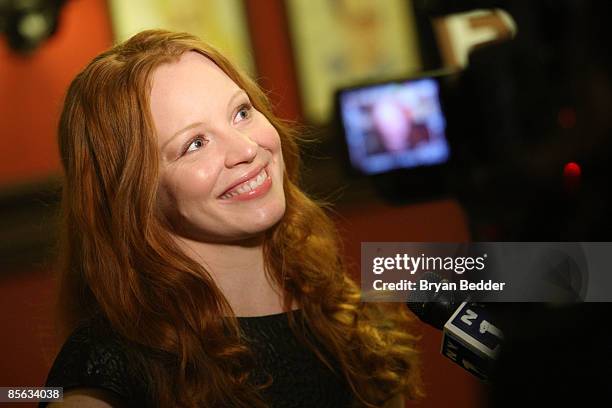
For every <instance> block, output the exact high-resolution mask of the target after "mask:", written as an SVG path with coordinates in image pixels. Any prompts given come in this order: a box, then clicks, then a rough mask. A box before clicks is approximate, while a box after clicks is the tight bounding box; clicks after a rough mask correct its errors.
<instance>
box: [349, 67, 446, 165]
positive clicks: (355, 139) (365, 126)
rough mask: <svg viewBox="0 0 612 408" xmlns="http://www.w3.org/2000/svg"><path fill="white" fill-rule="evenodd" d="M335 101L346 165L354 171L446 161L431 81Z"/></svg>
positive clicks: (373, 88)
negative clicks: (345, 146)
mask: <svg viewBox="0 0 612 408" xmlns="http://www.w3.org/2000/svg"><path fill="white" fill-rule="evenodd" d="M338 97H339V109H340V111H339V113H340V117H341V121H342V125H343V128H344V137H345V138H346V145H347V147H348V153H349V159H350V162H351V165H352V167H353V168H354V169H356V170H357V171H359V172H361V173H364V174H380V173H385V172H389V171H392V170H396V169H411V168H416V167H429V166H437V165H441V164H444V163H446V162H447V161H448V160H449V157H450V148H449V144H448V141H447V138H446V132H445V129H446V120H445V117H444V114H443V111H442V107H441V104H440V89H439V84H438V81H437V80H436V79H434V78H421V79H416V80H410V81H405V82H393V83H385V84H380V85H370V86H366V87H360V88H351V89H346V90H343V91H341V92H340V93H339V95H338Z"/></svg>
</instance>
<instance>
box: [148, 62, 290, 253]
mask: <svg viewBox="0 0 612 408" xmlns="http://www.w3.org/2000/svg"><path fill="white" fill-rule="evenodd" d="M151 114H152V116H153V122H154V125H155V129H156V131H157V135H158V147H159V152H160V158H161V163H160V186H159V187H160V188H159V197H158V199H159V203H160V205H161V208H162V211H163V212H164V214H165V215H166V216H167V217H168V219H169V220H170V222H171V223H172V226H173V228H174V229H175V231H176V233H177V234H179V235H181V236H184V237H187V238H190V239H195V240H199V241H205V242H232V241H238V240H243V239H248V238H252V237H254V236H257V235H258V234H260V233H262V232H263V231H265V230H267V229H268V228H270V227H271V226H273V225H274V224H275V223H277V222H278V221H279V220H280V219H281V217H282V216H283V214H284V212H285V195H284V191H283V171H284V163H283V156H282V153H281V145H280V138H279V135H278V132H277V131H276V129H275V128H274V127H273V126H272V124H270V122H269V121H268V119H267V118H266V117H265V116H264V115H263V114H261V113H260V112H259V111H257V110H255V108H253V107H252V106H251V104H250V101H249V97H248V95H247V94H246V93H245V92H244V91H243V90H242V89H241V88H240V87H239V86H238V85H237V84H236V83H234V81H232V80H231V79H230V78H229V77H228V76H227V75H226V74H225V73H224V72H223V71H222V70H221V69H220V68H219V67H217V66H216V65H215V64H214V63H213V62H212V61H211V60H209V59H208V58H206V57H204V56H203V55H201V54H198V53H196V52H187V53H185V54H183V55H182V56H181V58H180V60H179V61H178V62H174V63H170V64H164V65H162V66H160V67H158V68H157V69H156V70H155V71H154V73H153V77H152V90H151Z"/></svg>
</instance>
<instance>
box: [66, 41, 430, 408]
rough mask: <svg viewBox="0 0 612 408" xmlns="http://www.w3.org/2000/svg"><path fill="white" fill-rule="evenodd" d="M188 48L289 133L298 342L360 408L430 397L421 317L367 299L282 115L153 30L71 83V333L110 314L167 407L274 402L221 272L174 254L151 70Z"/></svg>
mask: <svg viewBox="0 0 612 408" xmlns="http://www.w3.org/2000/svg"><path fill="white" fill-rule="evenodd" d="M187 51H196V52H198V53H200V54H202V55H204V56H206V57H208V58H209V59H211V60H212V61H213V62H214V63H215V64H217V65H218V66H219V67H220V68H221V69H222V70H223V71H224V72H225V73H226V74H227V75H228V76H229V77H230V78H231V79H232V80H233V81H234V82H235V83H236V84H238V85H239V86H240V87H241V88H242V89H244V90H245V91H246V92H247V94H248V95H249V97H250V99H251V101H252V103H253V105H254V107H255V108H256V109H257V110H259V111H260V112H261V113H262V114H264V115H265V116H266V117H267V118H268V120H269V121H270V122H271V123H272V124H273V126H275V127H276V129H277V130H278V132H279V134H280V137H281V144H282V154H283V157H284V160H285V166H286V172H285V175H284V180H283V183H284V189H285V195H286V203H287V206H286V212H285V214H284V216H283V218H282V219H281V221H280V222H279V223H278V224H277V225H276V226H275V227H273V228H272V229H270V230H269V231H267V232H266V233H265V239H264V244H263V251H264V259H265V269H266V273H267V274H268V276H269V277H270V278H271V279H273V280H274V281H275V282H276V283H277V284H278V285H279V287H281V288H282V289H283V291H284V295H285V296H284V308H285V310H290V308H291V307H290V305H292V304H293V301H296V303H297V304H298V305H299V306H300V308H301V309H302V313H299V314H296V315H295V317H294V315H293V314H291V313H290V314H288V316H289V324H290V326H291V329H292V331H293V332H294V333H295V335H296V337H297V338H298V339H300V340H301V341H302V342H303V343H304V344H305V346H307V347H309V348H310V349H311V350H312V351H313V352H314V353H315V354H316V355H317V357H318V358H319V359H320V360H321V361H322V362H323V363H324V364H325V365H327V366H328V367H329V368H330V369H331V370H332V371H334V372H335V373H337V375H339V376H343V377H344V378H345V380H346V381H347V383H348V384H349V386H350V387H351V389H352V391H353V392H354V394H355V396H356V401H357V403H358V404H359V405H361V406H368V407H374V406H380V405H381V404H383V403H384V402H385V401H387V400H388V399H389V398H391V397H393V396H394V395H396V394H400V393H401V394H404V395H406V396H408V397H416V396H419V395H420V392H421V387H420V378H419V369H418V366H417V361H418V355H417V352H416V350H415V342H416V340H417V339H416V338H415V336H414V335H412V334H411V324H410V323H411V321H412V318H411V316H410V315H409V314H408V312H407V311H406V309H405V306H404V305H401V304H392V303H386V304H373V303H368V304H364V303H361V302H360V290H359V288H358V286H357V285H356V284H355V282H354V281H353V280H352V279H351V278H350V277H349V276H348V275H347V273H346V270H345V266H344V265H343V262H342V259H341V257H340V251H341V248H340V247H339V245H340V240H339V237H338V234H337V232H336V230H335V228H334V224H333V223H332V221H331V220H330V218H329V217H328V216H327V215H326V214H325V212H324V210H323V209H322V208H321V205H319V204H318V203H317V202H315V201H314V200H312V199H310V198H309V197H307V196H306V195H305V193H304V192H302V191H301V190H300V188H299V187H298V178H299V167H300V160H299V147H298V140H297V137H296V134H295V131H294V130H293V129H292V128H291V126H289V125H288V124H287V123H285V122H283V121H281V120H279V119H278V118H277V117H275V116H274V114H273V113H272V110H271V106H270V103H269V101H268V99H267V98H266V96H265V94H264V93H263V92H262V90H261V89H260V88H259V87H258V86H257V85H256V84H255V83H254V82H253V81H252V80H251V79H249V78H248V77H247V76H246V75H244V74H243V73H241V72H240V71H239V70H238V69H237V68H236V67H235V66H234V65H233V64H231V63H230V62H229V61H228V60H227V59H226V58H225V57H224V56H223V55H221V54H220V53H219V52H218V51H216V50H215V49H213V48H212V47H210V46H209V45H207V44H205V43H203V42H202V41H200V40H199V39H198V38H197V37H194V36H192V35H189V34H186V33H173V32H169V31H162V30H149V31H144V32H141V33H139V34H137V35H135V36H133V37H132V38H130V39H129V40H127V41H126V42H124V43H122V44H119V45H116V46H115V47H113V48H111V49H110V50H108V51H106V52H104V53H102V54H101V55H99V56H98V57H96V58H95V59H94V60H93V61H92V62H91V63H90V64H89V65H88V66H87V67H86V68H85V69H84V70H83V71H82V72H81V73H79V74H78V75H77V77H76V78H75V79H74V80H73V82H72V83H71V85H70V87H69V90H68V92H67V95H66V99H65V103H64V108H63V112H62V115H61V119H60V125H59V149H60V154H61V161H62V165H63V169H64V184H63V192H62V212H61V215H62V217H61V231H60V237H61V239H60V252H59V254H60V265H59V270H60V272H61V275H60V280H59V282H60V292H59V299H61V301H62V303H61V305H60V306H61V308H60V310H61V316H62V321H63V322H64V325H65V328H66V330H69V329H70V328H73V327H74V326H76V325H77V324H78V323H79V322H80V321H81V320H83V319H91V318H93V317H96V316H98V317H100V316H101V317H102V318H103V320H104V322H106V323H108V325H109V326H110V327H111V328H112V330H113V332H115V333H116V334H118V335H120V336H121V338H122V339H123V340H124V341H125V342H126V343H127V344H129V345H130V349H132V350H138V355H140V356H143V357H142V358H141V359H140V360H139V361H141V362H142V365H143V366H142V369H143V372H145V373H146V375H147V376H148V378H149V381H150V383H151V385H152V389H151V390H149V392H150V393H151V394H152V395H151V400H152V401H155V404H156V405H158V406H161V407H167V406H184V407H193V406H201V405H205V406H235V407H249V408H250V407H265V406H266V404H265V402H264V401H263V400H262V398H261V393H260V391H261V389H262V388H263V387H265V386H267V384H264V385H258V386H255V385H253V384H252V383H251V382H250V381H249V378H250V377H249V373H250V370H251V369H252V368H253V366H254V364H255V362H254V361H253V360H254V359H253V357H252V354H251V352H250V350H249V348H248V346H247V345H246V343H245V342H244V340H243V339H242V338H241V336H240V328H239V325H238V321H237V319H236V317H235V315H234V314H233V313H232V311H231V307H230V305H229V303H228V302H227V300H226V299H225V297H224V296H223V294H222V292H221V291H220V290H219V288H218V287H217V286H216V285H215V283H214V281H213V280H212V278H211V276H210V274H209V273H208V271H206V270H205V269H204V268H203V266H202V265H200V264H199V263H198V262H196V261H195V260H193V259H192V258H190V257H189V256H187V255H186V254H185V253H184V252H182V251H181V250H180V249H179V248H178V246H177V245H176V244H175V242H174V241H173V239H172V238H171V235H170V231H171V226H170V225H169V223H168V221H167V220H166V219H164V217H163V215H162V213H161V211H160V209H159V206H158V205H157V190H158V161H159V155H158V148H157V143H156V134H155V129H154V126H153V121H152V118H151V113H150V107H149V106H150V105H149V94H150V90H151V74H152V72H153V71H154V70H155V68H156V67H158V66H160V65H161V64H164V63H172V62H175V61H177V60H178V59H179V57H180V56H181V55H182V54H183V53H185V52H187ZM306 327H308V328H309V329H310V330H309V332H310V334H308V333H307V332H308V331H307V330H306ZM311 335H312V336H314V339H315V341H313V339H312V337H311ZM316 344H319V345H322V346H319V347H317V346H316ZM321 347H322V348H323V350H322V349H321ZM331 355H333V356H334V358H335V359H336V360H337V361H336V362H335V363H331V362H330V361H329V360H330V358H329V356H331Z"/></svg>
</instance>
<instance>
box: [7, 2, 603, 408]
mask: <svg viewBox="0 0 612 408" xmlns="http://www.w3.org/2000/svg"><path fill="white" fill-rule="evenodd" d="M610 17H612V14H611V13H610V6H609V2H606V1H587V0H584V1H583V0H533V1H528V0H524V1H501V0H500V1H494V0H490V1H487V0H451V1H443V0H412V1H408V0H378V1H367V0H199V1H196V0H180V1H172V2H169V1H164V0H149V1H146V0H137V1H129V2H127V1H120V0H109V1H104V0H46V1H45V0H0V134H1V136H0V386H40V385H42V384H43V383H44V381H45V378H46V374H47V371H48V369H49V367H50V366H51V363H52V361H53V359H54V358H55V354H56V352H57V351H58V347H59V346H60V344H61V340H62V339H57V338H56V337H55V334H54V331H53V327H54V325H53V324H54V322H53V319H54V316H53V302H54V281H53V256H54V238H55V222H56V220H55V215H56V210H57V203H58V201H59V185H60V175H61V169H60V165H59V156H58V152H57V148H56V126H57V121H58V117H59V113H60V111H61V106H62V100H63V96H64V92H65V90H66V88H67V86H68V84H69V82H70V80H71V79H72V78H73V77H74V76H75V75H76V74H77V73H78V72H79V71H80V70H81V69H82V68H84V66H85V65H86V64H87V63H88V62H89V61H90V60H91V59H92V58H93V57H94V56H96V55H97V54H99V53H100V52H102V51H104V50H105V49H107V48H108V47H110V46H111V45H112V44H113V43H115V42H118V41H121V40H124V39H126V38H128V37H129V36H130V35H132V34H134V33H136V32H138V31H140V30H142V29H146V28H155V27H159V28H168V29H173V30H182V31H189V32H192V33H194V34H197V35H199V36H200V37H202V38H203V39H205V40H207V41H209V42H211V43H212V44H213V45H215V46H217V47H218V48H220V49H222V50H223V51H224V52H225V53H226V54H227V55H229V56H230V57H231V58H232V59H233V60H234V61H235V62H236V63H238V64H239V65H240V66H241V67H242V68H243V69H244V70H246V71H247V72H249V73H250V74H251V75H252V76H254V77H255V78H256V79H257V80H258V82H259V83H260V84H261V86H262V87H263V88H264V89H266V90H268V91H269V95H270V98H271V100H272V101H273V104H274V106H275V109H276V113H277V114H278V115H279V116H280V117H282V118H284V119H287V120H291V121H294V122H295V123H296V125H297V126H300V129H301V131H302V132H303V135H304V136H305V137H306V138H307V139H309V140H312V143H307V144H306V145H305V147H304V154H305V160H304V179H303V184H304V188H305V189H306V190H307V191H308V192H309V193H310V194H312V195H313V196H315V197H317V198H320V199H323V200H326V201H329V202H331V203H332V204H333V205H334V207H333V208H334V212H333V214H332V216H333V217H334V219H335V220H336V221H337V224H338V226H339V228H340V230H341V232H342V235H343V237H345V243H344V244H345V251H346V258H347V260H348V262H349V265H350V267H351V272H352V273H354V274H355V276H356V277H357V275H358V271H359V260H360V243H361V242H365V241H407V242H412V241H422V242H466V241H610V231H611V228H612V221H611V211H610V210H609V209H610V193H611V190H612V187H611V186H612V184H611V183H610V182H609V175H610V171H609V163H610V159H612V146H611V143H612V138H611V137H610V136H611V129H612V123H611V122H612V114H611V112H612V86H611V79H612V77H611V74H612V70H611V56H612V52H611V51H612V50H611V49H610V48H611V45H610V41H609V39H610V38H612V36H611V35H610V34H611V33H610V30H611V28H610V27H611V25H610V24H609V23H608V22H609V19H610ZM430 71H436V72H443V83H444V100H443V103H444V112H445V115H446V125H447V127H446V137H447V138H448V142H449V145H450V152H451V155H450V161H449V162H448V163H447V165H445V166H444V167H443V168H441V169H440V171H438V172H437V173H436V174H435V175H431V174H428V175H427V177H426V178H423V179H422V180H426V181H427V183H430V184H431V185H429V186H428V187H431V188H425V189H423V188H416V186H415V185H413V184H411V183H415V177H414V175H415V174H417V175H419V174H420V173H418V171H419V170H418V169H417V170H415V171H411V170H405V171H402V172H391V173H388V174H384V175H376V176H368V175H363V174H362V175H355V174H353V173H351V172H349V171H347V167H349V166H348V165H347V159H346V142H345V139H344V135H343V132H342V130H341V129H342V128H341V126H339V123H338V122H339V114H338V112H337V110H336V109H335V102H334V95H335V94H336V92H337V91H338V89H342V88H345V87H352V86H355V85H359V84H365V83H374V82H381V81H386V80H391V79H398V78H408V77H412V76H415V75H423V74H424V73H427V72H430ZM416 183H417V184H418V181H416ZM421 184H422V181H421ZM420 187H423V186H422V185H421V186H420ZM608 309H609V308H608V307H607V305H597V307H595V306H591V308H590V309H588V310H586V309H580V310H578V311H576V310H575V309H572V313H566V312H565V311H562V312H561V313H559V312H558V311H557V313H556V314H554V318H551V315H550V314H546V315H542V316H540V317H539V318H540V319H542V320H543V321H544V320H545V321H552V322H555V323H551V324H552V326H546V327H547V328H546V330H542V331H546V333H547V335H548V336H551V333H557V330H558V333H559V335H560V336H562V335H564V333H566V332H564V331H563V330H566V331H567V330H570V329H569V328H568V327H569V326H572V325H573V323H572V322H579V323H582V324H585V326H584V327H587V326H586V324H587V323H588V324H589V325H590V324H591V323H593V325H592V326H590V327H596V328H599V327H601V326H602V322H605V318H606V317H607V316H608V313H607V311H608ZM555 319H557V320H555ZM568 319H569V320H568ZM559 322H563V323H559ZM568 322H569V323H568ZM572 327H574V328H573V329H571V330H579V328H580V327H581V326H579V325H578V326H577V327H578V328H576V326H572ZM550 328H552V329H550ZM549 329H550V330H549ZM417 330H418V331H419V332H420V333H421V334H422V335H423V339H422V341H421V347H422V349H423V353H424V357H423V360H424V379H425V383H426V392H427V394H428V396H427V398H425V399H424V400H423V401H420V402H417V403H410V404H409V405H410V406H420V407H449V406H453V407H485V406H502V405H504V401H505V403H507V404H510V402H509V401H513V400H512V399H504V398H500V395H506V394H505V393H506V392H508V393H509V394H512V395H517V393H516V392H515V390H516V389H521V387H524V386H525V384H526V382H523V383H521V382H520V381H518V382H517V380H516V378H513V379H512V381H510V379H509V378H510V377H512V375H510V373H519V374H520V372H519V371H517V369H516V367H514V368H513V367H512V364H511V363H508V362H506V363H505V364H506V366H507V367H509V368H508V371H507V372H506V373H508V375H507V376H506V378H502V379H501V380H500V381H503V382H501V384H502V385H500V386H497V387H496V388H495V389H493V390H492V386H491V385H487V384H484V383H481V382H480V381H479V380H477V379H476V378H475V377H473V376H471V375H470V374H469V373H468V372H466V371H464V370H463V369H462V368H460V367H459V366H457V365H454V364H452V363H451V362H450V361H449V360H448V359H446V358H445V357H443V356H441V355H440V352H439V350H440V333H439V332H438V331H436V330H434V329H433V328H430V327H428V326H426V325H423V324H421V323H418V324H417ZM551 330H552V331H551ZM574 334H575V333H574ZM595 334H597V333H593V331H592V330H591V331H589V332H587V334H585V335H584V336H581V335H575V336H574V337H572V340H571V341H572V342H573V343H572V345H573V347H574V348H573V351H571V352H569V351H567V348H565V347H562V346H559V347H556V348H554V350H555V353H557V352H558V353H560V354H561V355H563V356H564V355H565V354H564V353H572V356H573V357H576V353H575V351H576V350H583V351H584V350H586V349H589V348H590V349H591V350H596V351H597V352H598V350H600V344H599V343H597V344H594V343H588V342H585V339H588V338H594V337H593V336H595ZM529 339H530V340H529V341H526V342H525V341H524V342H523V343H521V342H517V343H516V344H518V345H519V346H517V347H516V348H515V353H519V355H520V353H522V352H521V351H520V350H525V349H530V347H532V344H534V343H533V341H536V340H537V341H540V343H537V344H540V345H541V344H549V343H546V342H548V341H549V340H544V337H542V336H539V337H537V336H529ZM534 339H535V340H534ZM580 341H582V343H580ZM576 342H578V343H576ZM567 344H569V343H567V342H566V343H563V345H567ZM521 345H522V347H524V348H523V349H521V348H520V347H521ZM606 348H607V349H608V350H609V346H606ZM516 350H519V351H518V352H517V351H516ZM534 355H535V354H534ZM547 355H548V357H550V358H549V359H541V360H542V361H544V362H545V364H547V365H544V363H543V362H538V364H539V365H538V367H539V369H538V370H530V369H529V368H527V371H529V372H531V373H532V374H531V375H535V374H534V373H537V375H538V376H539V375H543V376H548V375H550V372H552V371H556V372H559V370H557V366H556V365H558V367H559V369H560V367H561V364H560V363H559V360H557V359H555V358H552V357H551V356H552V355H553V353H552V352H550V353H548V354H547ZM538 356H540V355H539V354H538ZM593 356H594V354H593V352H591V354H588V355H587V354H584V356H583V357H580V356H578V357H576V358H575V359H574V360H572V361H573V363H572V364H573V365H569V366H565V369H567V370H568V371H570V372H572V373H573V374H572V375H578V374H576V373H577V370H576V369H575V368H576V367H583V366H584V367H586V365H585V364H587V363H590V362H592V361H594V360H597V359H596V358H594V357H593ZM534 358H535V359H537V358H540V357H534ZM565 363H567V361H565ZM543 367H548V371H547V370H544V368H543ZM578 371H579V370H578ZM599 373H600V371H595V372H593V371H589V374H590V375H595V376H596V377H597V376H598V374H599ZM580 375H582V374H580ZM502 377H503V376H502ZM530 378H531V377H530ZM534 378H535V377H534ZM525 381H528V380H525ZM566 381H567V379H566ZM559 384H566V383H563V382H561V383H559ZM512 387H516V388H512ZM533 390H535V388H533ZM533 390H532V391H533ZM577 391H580V388H578V389H577ZM534 392H535V391H534ZM518 394H520V393H518ZM517 401H521V400H517ZM20 406H26V405H24V404H20Z"/></svg>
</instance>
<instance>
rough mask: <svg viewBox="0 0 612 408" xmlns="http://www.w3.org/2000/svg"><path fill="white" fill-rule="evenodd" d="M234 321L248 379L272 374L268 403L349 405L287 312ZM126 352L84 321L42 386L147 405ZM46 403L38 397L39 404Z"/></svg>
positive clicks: (344, 389) (345, 391)
mask: <svg viewBox="0 0 612 408" xmlns="http://www.w3.org/2000/svg"><path fill="white" fill-rule="evenodd" d="M290 313H301V311H300V310H295V311H292V312H290ZM238 322H239V324H240V328H241V330H242V332H243V334H244V335H245V337H246V338H247V341H248V344H249V346H250V348H251V350H252V351H253V353H254V355H255V358H256V362H257V366H256V368H255V370H254V372H253V373H252V374H253V376H252V379H253V380H255V381H256V383H262V382H265V380H266V378H267V375H266V374H267V373H269V374H270V375H271V376H272V379H273V382H272V385H270V386H269V387H268V388H266V389H264V390H263V391H262V396H263V398H264V399H265V400H266V401H267V402H268V404H269V406H270V407H271V408H281V407H282V408H294V407H296V408H297V407H334V408H338V407H349V406H350V405H351V402H352V401H353V397H352V393H351V390H350V387H349V386H348V384H347V383H346V381H345V380H344V378H343V377H341V376H342V374H338V375H336V374H334V373H333V372H331V371H330V370H329V369H328V368H327V367H326V366H325V365H324V364H323V363H322V362H321V361H320V360H319V359H318V358H317V356H316V355H315V354H314V353H313V352H312V351H311V350H310V349H308V348H306V347H305V346H304V345H302V343H301V342H299V340H298V339H297V338H296V337H295V335H294V334H293V332H292V331H291V328H290V327H289V322H288V319H287V313H279V314H273V315H267V316H257V317H238ZM128 354H129V353H126V348H125V345H124V344H123V342H122V341H121V340H120V339H119V338H118V337H117V336H114V335H112V334H110V333H109V332H104V331H100V330H99V329H97V328H94V327H93V326H92V325H82V326H80V327H79V328H77V329H76V330H75V331H74V332H73V333H72V334H71V335H70V337H69V338H68V340H67V341H66V343H65V344H64V346H63V347H62V349H61V351H60V353H59V354H58V356H57V357H56V359H55V362H54V363H53V366H52V367H51V371H50V372H49V377H48V378H47V382H46V386H47V387H64V392H66V391H67V390H68V389H70V388H75V387H87V388H99V389H103V390H105V391H110V392H111V393H112V394H113V395H115V396H116V397H118V398H120V399H121V400H122V401H123V402H124V403H125V405H126V406H130V407H146V406H147V405H150V404H148V403H147V401H149V398H151V395H149V394H150V393H149V392H147V389H149V386H148V384H146V381H145V380H143V376H142V374H140V375H139V374H138V373H136V372H132V369H133V368H134V367H133V364H131V363H130V362H129V357H128ZM326 356H327V354H326ZM332 362H333V363H335V361H334V360H333V359H332ZM337 371H338V372H339V373H340V370H337ZM45 405H46V403H40V405H39V407H44V406H45Z"/></svg>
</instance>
